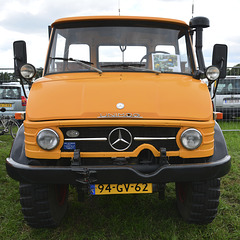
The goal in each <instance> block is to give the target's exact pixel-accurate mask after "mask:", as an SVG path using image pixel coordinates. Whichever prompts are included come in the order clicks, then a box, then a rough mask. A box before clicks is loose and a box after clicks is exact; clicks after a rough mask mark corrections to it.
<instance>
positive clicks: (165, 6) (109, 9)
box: [0, 0, 240, 69]
mask: <svg viewBox="0 0 240 240" xmlns="http://www.w3.org/2000/svg"><path fill="white" fill-rule="evenodd" d="M193 3H194V13H193V12H192V4H193ZM0 6H1V7H0V69H1V68H12V67H13V50H12V46H13V42H14V41H16V40H25V41H26V43H27V54H28V62H29V63H31V64H33V65H34V66H35V67H37V68H39V67H44V62H45V57H46V53H47V48H48V25H51V23H53V22H54V21H55V20H56V19H59V18H63V17H73V16H95V15H119V9H120V15H122V16H150V17H163V18H173V19H179V20H183V21H185V22H186V23H189V20H190V19H191V18H192V16H194V17H197V16H204V17H207V18H209V20H210V27H209V28H207V29H204V32H203V53H204V57H205V62H206V66H209V65H211V61H212V60H211V59H212V49H213V46H214V44H216V43H218V44H227V45H228V64H227V65H228V67H233V66H235V65H236V64H239V63H240V31H239V25H240V24H239V22H240V21H239V20H240V15H239V9H240V1H239V0H228V1H226V0H0Z"/></svg>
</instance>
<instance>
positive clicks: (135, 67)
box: [101, 63, 161, 74]
mask: <svg viewBox="0 0 240 240" xmlns="http://www.w3.org/2000/svg"><path fill="white" fill-rule="evenodd" d="M144 66H145V64H143V63H120V64H108V65H103V66H101V68H104V67H123V68H131V69H133V70H141V71H147V72H153V73H156V74H159V73H161V72H160V71H158V70H153V69H148V68H141V67H144Z"/></svg>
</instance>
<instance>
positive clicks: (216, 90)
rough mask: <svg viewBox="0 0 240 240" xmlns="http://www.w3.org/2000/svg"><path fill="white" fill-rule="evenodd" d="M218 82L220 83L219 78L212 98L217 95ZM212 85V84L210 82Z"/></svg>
mask: <svg viewBox="0 0 240 240" xmlns="http://www.w3.org/2000/svg"><path fill="white" fill-rule="evenodd" d="M218 83H219V79H218V80H217V81H216V87H215V89H214V92H213V96H212V98H211V99H212V100H213V99H214V98H215V96H216V92H217V88H218ZM210 85H211V84H210Z"/></svg>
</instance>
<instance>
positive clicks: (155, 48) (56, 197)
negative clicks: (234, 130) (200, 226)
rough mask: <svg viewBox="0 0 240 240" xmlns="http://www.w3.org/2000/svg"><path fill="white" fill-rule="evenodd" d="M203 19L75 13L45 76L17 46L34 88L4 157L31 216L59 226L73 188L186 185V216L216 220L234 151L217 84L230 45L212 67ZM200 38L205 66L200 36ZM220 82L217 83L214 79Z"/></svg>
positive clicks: (145, 189)
mask: <svg viewBox="0 0 240 240" xmlns="http://www.w3.org/2000/svg"><path fill="white" fill-rule="evenodd" d="M208 26H209V20H208V19H207V18H203V17H196V18H193V19H191V21H190V26H189V25H187V24H186V23H184V22H182V21H179V20H172V19H164V18H149V17H123V16H102V17H76V18H64V19H59V20H57V21H55V22H54V23H53V24H52V30H51V38H50V45H49V52H48V55H47V61H46V65H45V69H44V72H43V77H42V78H40V79H38V80H36V81H35V82H34V83H33V84H32V83H31V79H32V78H33V77H34V74H35V73H36V71H35V68H34V67H33V66H32V65H30V64H27V62H26V59H27V57H26V44H25V42H23V41H17V42H15V43H14V56H15V57H14V59H15V69H16V73H18V74H20V79H25V80H26V81H28V82H29V84H30V86H31V85H32V87H31V90H30V93H29V99H28V104H27V109H26V119H25V121H24V126H21V128H20V129H19V133H18V135H17V137H16V139H15V141H14V144H13V147H12V150H11V153H10V157H9V158H8V159H7V160H6V167H7V171H8V174H9V175H10V176H11V177H12V178H14V179H16V180H17V181H19V182H20V196H21V201H20V202H21V205H22V210H23V214H24V217H25V220H26V221H27V223H28V224H29V225H30V226H32V227H54V226H57V225H59V223H60V221H61V219H62V218H63V216H64V215H65V212H66V210H67V196H68V185H69V184H71V185H73V186H74V187H75V188H76V191H77V192H78V196H79V199H82V198H83V196H84V194H92V195H103V194H130V193H134V194H138V193H140V194H143V193H153V192H158V193H159V194H160V196H161V197H163V196H164V189H165V184H166V183H168V182H175V183H176V196H177V204H178V209H179V211H180V213H181V215H182V216H183V218H184V219H185V220H186V221H189V222H194V223H209V222H211V221H212V220H213V219H214V218H215V216H216V214H217V208H218V203H219V193H220V179H219V178H220V177H222V176H224V175H225V174H227V173H228V171H229V169H230V156H229V155H228V152H227V148H226V143H225V140H224V137H223V134H222V132H221V129H220V127H219V126H218V124H217V123H216V122H215V121H214V117H215V114H214V113H213V107H212V101H211V97H210V94H209V90H208V86H207V85H206V84H205V83H203V81H201V79H202V78H205V77H207V78H208V80H209V85H211V84H212V83H213V82H215V81H218V79H219V77H220V78H224V77H225V76H226V62H227V46H226V45H221V44H217V45H215V46H214V50H213V61H212V62H213V66H210V67H208V68H206V67H205V63H204V59H203V54H202V30H203V28H205V27H208ZM193 34H195V35H196V36H195V39H196V55H197V60H198V66H197V65H196V61H195V57H194V51H193V48H192V46H193V44H192V42H191V41H192V35H193ZM209 87H210V86H209Z"/></svg>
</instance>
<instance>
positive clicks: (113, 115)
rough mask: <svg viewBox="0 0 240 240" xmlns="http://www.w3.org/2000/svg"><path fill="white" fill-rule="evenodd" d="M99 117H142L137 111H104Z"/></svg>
mask: <svg viewBox="0 0 240 240" xmlns="http://www.w3.org/2000/svg"><path fill="white" fill-rule="evenodd" d="M99 118H142V117H141V115H140V114H138V113H106V114H100V116H99Z"/></svg>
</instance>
